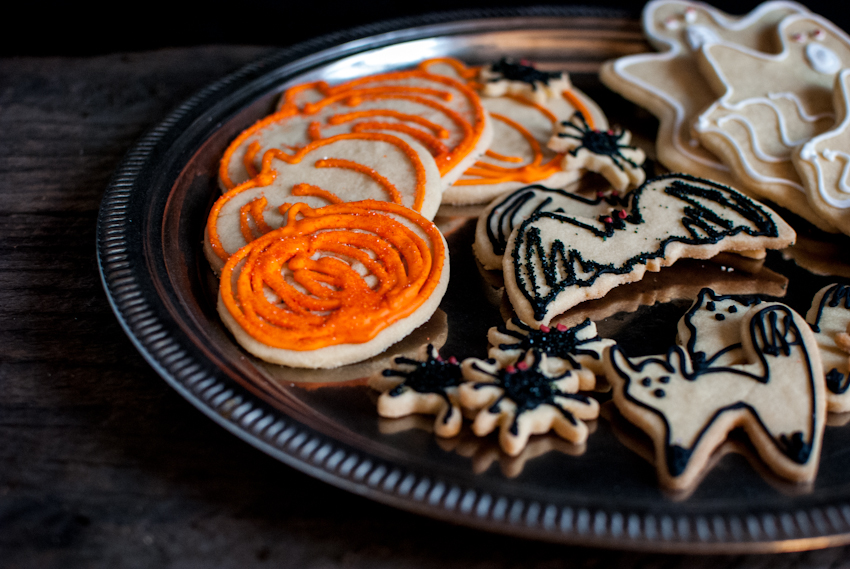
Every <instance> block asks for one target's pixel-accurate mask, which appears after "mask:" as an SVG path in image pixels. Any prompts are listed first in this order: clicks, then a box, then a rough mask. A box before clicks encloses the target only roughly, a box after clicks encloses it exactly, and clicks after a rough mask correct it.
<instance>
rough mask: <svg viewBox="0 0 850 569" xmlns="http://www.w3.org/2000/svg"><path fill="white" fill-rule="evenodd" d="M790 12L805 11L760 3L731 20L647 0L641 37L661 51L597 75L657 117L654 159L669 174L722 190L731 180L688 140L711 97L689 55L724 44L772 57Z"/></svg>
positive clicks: (609, 65) (693, 5) (694, 7)
mask: <svg viewBox="0 0 850 569" xmlns="http://www.w3.org/2000/svg"><path fill="white" fill-rule="evenodd" d="M794 13H808V10H807V9H806V7H805V6H803V5H802V4H798V3H796V2H787V1H776V2H764V3H763V4H760V5H759V6H758V7H756V8H755V9H754V10H753V11H752V12H750V13H749V14H747V15H745V16H742V17H734V16H730V15H729V14H726V13H724V12H721V11H720V10H717V9H716V8H714V7H712V6H709V5H708V4H704V3H702V2H690V1H682V0H653V1H651V2H648V3H647V4H646V6H645V7H644V9H643V18H642V21H643V31H644V34H645V35H646V38H647V40H648V41H649V43H651V44H652V46H653V47H655V49H657V50H658V51H659V52H660V53H640V54H637V55H629V56H626V57H621V58H618V59H615V60H612V61H608V62H606V63H605V64H604V65H603V66H602V68H601V70H600V74H599V77H600V79H601V80H602V82H603V83H604V84H605V85H606V86H608V87H609V88H611V89H612V90H613V91H616V92H617V93H619V94H620V95H622V96H623V97H625V98H626V99H628V100H630V101H633V102H635V103H637V104H638V105H640V106H642V107H644V108H646V109H648V110H649V111H650V112H651V113H652V114H654V115H655V116H656V117H658V119H659V121H660V125H659V128H658V137H657V140H656V153H657V155H658V161H659V162H661V163H662V164H663V165H664V166H666V167H667V168H668V169H670V170H671V171H673V172H689V173H691V174H694V175H697V176H700V177H704V178H710V179H712V180H716V181H718V182H720V183H722V184H726V185H731V186H736V182H737V181H736V179H735V177H734V176H733V175H732V173H731V172H730V171H729V168H728V167H727V166H726V165H724V164H723V163H722V162H721V161H720V160H719V159H718V158H717V157H716V156H715V155H714V154H712V153H711V152H710V151H708V150H707V149H706V148H705V147H703V146H702V145H701V144H700V143H699V140H698V139H697V138H696V137H694V136H693V134H692V132H691V125H692V124H693V121H694V119H695V118H696V116H697V115H698V114H699V113H700V112H701V111H702V110H703V109H705V108H706V107H707V106H708V105H710V104H711V103H712V102H714V101H715V99H716V96H714V95H713V94H712V92H711V89H710V87H709V85H708V84H707V83H706V81H705V79H703V77H702V75H701V73H700V71H699V69H698V67H697V64H696V58H695V54H696V53H697V52H698V51H699V49H700V47H701V46H702V45H704V44H706V43H710V42H723V43H731V44H735V45H740V46H745V47H747V48H750V49H753V50H757V51H761V52H768V53H776V52H777V51H779V49H780V46H779V45H778V41H777V37H776V26H777V24H778V23H779V21H780V20H781V19H782V18H784V17H785V16H788V15H790V14H794Z"/></svg>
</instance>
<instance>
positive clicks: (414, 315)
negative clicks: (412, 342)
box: [218, 200, 449, 368]
mask: <svg viewBox="0 0 850 569" xmlns="http://www.w3.org/2000/svg"><path fill="white" fill-rule="evenodd" d="M448 280H449V260H448V248H447V246H446V243H445V240H444V239H443V236H442V235H441V234H440V232H439V230H438V229H437V228H436V226H435V225H434V224H433V223H431V222H430V221H428V220H427V219H425V218H424V217H422V216H421V215H419V214H417V213H416V212H414V211H413V210H411V209H409V208H406V207H404V206H400V205H396V204H392V203H388V202H378V201H368V200H367V201H362V202H352V203H342V204H333V205H329V206H325V207H322V208H319V209H312V208H310V207H309V206H307V205H306V204H303V203H296V204H294V205H292V206H291V207H290V208H289V209H288V210H287V212H286V220H285V223H284V224H283V225H282V226H281V227H280V228H279V229H276V230H274V231H271V232H269V233H266V234H265V235H263V236H262V237H260V238H258V239H255V240H254V241H252V242H251V243H249V244H248V245H246V246H244V247H242V248H241V249H239V251H237V252H236V253H234V254H233V255H231V256H230V258H229V259H228V261H227V263H226V264H225V266H224V269H223V270H222V273H221V282H220V286H219V297H218V312H219V315H220V316H221V318H222V320H223V321H224V324H225V325H226V326H227V328H228V329H229V330H230V331H231V333H232V334H233V335H234V337H235V338H236V340H237V341H238V342H239V343H240V344H241V345H242V346H243V347H244V348H245V349H246V350H247V351H248V352H250V353H252V354H253V355H255V356H257V357H258V358H260V359H263V360H265V361H268V362H271V363H278V364H283V365H288V366H292V367H308V368H333V367H338V366H341V365H345V364H349V363H354V362H358V361H362V360H365V359H367V358H369V357H371V356H373V355H375V354H378V353H381V352H382V351H384V350H385V349H386V348H388V347H389V346H390V345H392V344H393V343H395V342H397V341H398V340H400V339H401V338H403V337H405V336H406V335H407V334H409V333H410V332H411V331H413V330H414V329H415V328H417V327H418V326H420V325H421V324H423V323H424V322H426V321H427V320H428V319H429V318H430V317H431V315H432V314H433V313H434V311H435V310H436V309H437V306H438V305H439V303H440V300H441V298H442V297H443V294H444V293H445V291H446V286H447V284H448Z"/></svg>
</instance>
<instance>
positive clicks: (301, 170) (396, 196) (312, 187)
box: [204, 132, 441, 272]
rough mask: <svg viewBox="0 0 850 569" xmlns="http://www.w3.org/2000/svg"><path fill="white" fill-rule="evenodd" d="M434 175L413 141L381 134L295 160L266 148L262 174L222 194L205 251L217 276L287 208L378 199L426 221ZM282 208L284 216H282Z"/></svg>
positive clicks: (315, 146)
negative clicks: (293, 204) (294, 204)
mask: <svg viewBox="0 0 850 569" xmlns="http://www.w3.org/2000/svg"><path fill="white" fill-rule="evenodd" d="M440 195H441V191H440V173H439V172H438V171H437V167H436V165H435V164H434V159H433V158H432V157H431V155H430V154H429V153H428V152H427V151H426V150H425V149H424V148H423V147H422V146H420V145H419V144H417V143H415V142H410V143H408V142H405V141H404V140H402V139H400V138H398V137H396V136H393V135H388V134H384V133H379V132H373V133H353V134H339V135H336V136H334V137H331V138H323V139H319V140H316V141H313V142H310V143H309V144H307V145H306V146H304V147H303V148H302V149H301V150H299V151H298V152H296V153H295V154H293V155H290V154H288V153H286V152H281V151H278V150H274V149H272V150H270V151H269V152H268V153H267V154H266V156H265V158H264V160H263V165H262V169H261V171H260V174H259V175H257V176H255V177H254V178H252V179H251V180H248V181H247V182H245V183H243V184H241V185H239V186H237V187H235V188H233V189H232V190H230V191H229V192H227V193H225V194H224V195H222V196H221V197H220V198H219V199H218V200H217V201H216V203H215V204H214V205H213V207H212V210H211V211H210V214H209V216H208V218H207V226H206V231H205V235H204V253H205V254H206V256H207V259H208V260H209V262H210V264H211V265H212V267H213V269H214V270H215V271H216V272H218V271H220V270H221V267H223V266H224V263H225V261H227V258H228V257H229V256H230V255H232V254H233V253H235V252H236V251H237V250H239V249H240V248H241V247H243V246H244V245H245V244H247V243H249V242H251V241H252V240H254V239H256V238H257V237H259V236H260V235H263V234H265V233H268V232H269V231H271V230H272V229H276V228H277V227H280V225H281V224H282V223H283V221H284V219H285V209H286V207H288V204H292V203H294V202H303V203H306V204H307V205H309V206H310V207H313V208H318V207H322V206H325V205H329V204H335V203H342V202H351V201H361V200H368V199H372V200H381V201H387V202H392V203H395V204H398V205H403V206H405V207H409V208H411V209H413V210H414V211H417V212H419V213H421V214H422V215H423V216H424V217H426V218H427V219H432V218H433V217H434V215H435V214H436V213H437V209H438V208H439V207H440ZM281 208H283V211H281Z"/></svg>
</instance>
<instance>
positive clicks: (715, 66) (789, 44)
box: [694, 14, 850, 231]
mask: <svg viewBox="0 0 850 569" xmlns="http://www.w3.org/2000/svg"><path fill="white" fill-rule="evenodd" d="M778 34H779V37H780V41H781V42H782V44H781V45H782V51H781V52H780V53H778V54H775V55H772V54H765V53H761V52H758V51H754V50H751V49H747V48H745V47H742V46H733V45H726V44H707V45H705V46H704V47H703V49H702V51H701V52H700V53H699V54H698V57H697V63H698V64H699V67H700V70H701V71H702V73H703V76H704V77H705V78H706V80H707V81H708V83H709V85H711V88H712V90H713V92H714V93H716V94H717V96H718V97H719V98H718V100H717V101H715V102H714V103H712V104H711V105H710V106H708V108H706V109H705V110H704V111H702V112H701V113H700V114H699V116H698V117H697V119H696V121H695V122H694V129H695V130H696V133H697V136H698V137H699V140H700V142H701V143H702V144H703V145H704V146H705V147H706V148H708V149H709V150H711V151H712V152H713V153H714V154H716V155H717V156H718V157H720V159H721V160H722V161H723V162H724V163H725V164H726V165H727V166H729V167H730V168H731V169H732V171H733V172H734V174H735V176H736V177H738V178H739V179H740V180H741V185H742V186H743V187H746V188H747V189H749V190H750V191H752V192H754V193H756V194H757V195H759V196H761V197H764V198H767V199H769V200H771V201H773V202H774V203H776V204H778V205H781V206H782V207H785V208H787V209H789V210H791V211H792V212H794V213H796V214H798V215H800V216H801V217H803V218H805V219H806V220H808V221H809V222H811V223H813V224H814V225H817V226H818V227H820V228H821V229H825V230H829V231H835V229H834V227H833V226H832V224H831V223H829V221H827V220H825V219H824V218H822V217H820V216H819V215H818V214H817V213H816V212H815V211H814V210H813V209H812V208H811V206H810V205H809V202H808V200H807V198H806V192H805V190H804V188H803V185H802V182H801V180H800V177H799V176H798V175H797V171H796V170H795V169H794V164H793V163H792V161H791V153H792V151H793V150H794V148H795V147H796V146H799V145H801V144H803V143H805V142H807V141H808V140H809V139H811V138H812V137H814V136H816V135H818V134H821V133H822V132H824V131H826V130H828V129H829V128H831V127H832V125H833V124H834V122H835V113H834V111H833V104H832V93H833V87H834V84H835V78H836V76H837V74H838V72H839V71H840V70H841V68H842V67H845V66H850V37H848V36H847V34H845V33H844V32H843V31H842V30H840V29H838V28H837V27H835V26H834V25H833V24H832V23H830V22H829V21H827V20H825V19H824V18H821V17H819V16H815V15H802V14H795V15H792V16H788V17H786V18H785V19H783V20H782V22H780V24H779V27H778Z"/></svg>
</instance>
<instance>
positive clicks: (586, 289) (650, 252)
mask: <svg viewBox="0 0 850 569" xmlns="http://www.w3.org/2000/svg"><path fill="white" fill-rule="evenodd" d="M627 199H628V202H627V203H628V205H627V207H625V208H624V209H621V210H617V211H616V212H612V214H610V215H608V216H604V217H603V216H600V217H599V218H597V219H593V218H588V217H580V216H570V215H565V214H561V213H555V212H548V211H543V212H538V213H535V214H534V215H532V216H531V217H529V218H528V219H527V220H525V221H524V222H523V223H522V224H521V225H520V226H519V227H517V228H516V229H515V230H514V231H513V233H511V236H510V238H509V239H508V244H507V247H506V251H507V253H506V254H505V256H504V259H503V263H504V264H503V274H504V278H505V289H506V292H507V294H508V297H509V298H510V301H511V304H512V305H513V307H514V310H515V311H516V313H517V315H518V316H519V318H520V319H521V320H522V321H523V322H525V323H526V324H529V325H531V326H533V327H539V326H540V325H541V324H548V323H549V322H550V321H551V320H552V318H553V317H555V316H556V315H558V314H560V313H562V312H564V311H566V310H568V309H569V308H571V307H573V306H575V305H576V304H578V303H579V302H582V301H585V300H591V299H594V298H600V297H602V296H603V295H604V294H605V293H607V292H608V291H609V290H611V289H612V288H614V287H616V286H619V285H621V284H624V283H627V282H633V281H637V280H640V279H641V277H643V275H644V273H645V272H646V271H647V270H649V271H657V270H660V269H661V267H665V266H669V265H672V264H673V263H675V262H676V260H677V259H680V258H696V259H707V258H711V257H713V256H715V255H717V254H718V253H721V252H723V251H736V250H752V249H760V248H777V249H779V248H783V247H787V246H788V245H790V244H792V243H793V242H794V239H795V233H794V230H793V229H791V227H790V226H789V225H788V224H787V223H785V222H784V221H783V220H782V219H781V218H780V217H779V216H778V215H776V214H775V213H774V212H773V211H771V210H770V209H769V208H767V207H766V206H763V205H761V204H759V203H757V202H755V201H753V200H751V199H749V198H747V197H746V196H744V195H743V194H741V193H739V192H737V191H736V190H733V189H732V188H727V187H725V186H721V185H719V184H716V183H714V182H711V181H708V180H701V179H699V178H694V177H692V176H687V175H685V174H668V175H666V176H660V177H658V178H654V179H652V180H649V181H647V182H646V183H644V184H643V185H642V186H641V187H640V188H638V189H636V190H634V191H632V192H630V193H629V194H628V196H627Z"/></svg>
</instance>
